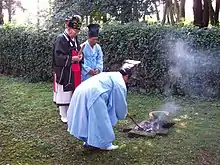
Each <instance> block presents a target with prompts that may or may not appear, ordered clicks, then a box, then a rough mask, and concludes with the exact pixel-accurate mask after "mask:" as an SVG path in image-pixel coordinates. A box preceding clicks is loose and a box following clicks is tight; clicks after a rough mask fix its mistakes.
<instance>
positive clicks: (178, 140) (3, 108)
mask: <svg viewBox="0 0 220 165" xmlns="http://www.w3.org/2000/svg"><path fill="white" fill-rule="evenodd" d="M175 101H176V104H178V105H179V106H181V110H180V114H179V115H178V116H177V117H176V119H175V120H176V122H177V123H176V125H175V126H174V127H173V128H172V129H171V130H170V131H169V135H168V136H166V137H161V136H157V137H155V138H153V139H147V138H128V137H127V134H126V133H123V132H121V131H120V130H121V129H122V128H123V127H125V126H126V125H127V124H129V123H131V121H130V120H129V119H126V120H124V121H120V122H119V123H118V124H117V126H116V127H115V133H116V141H115V144H118V145H119V146H120V148H119V149H118V150H116V151H110V152H107V151H102V152H100V151H92V150H88V149H85V148H83V147H82V142H80V141H78V140H76V139H75V138H74V137H73V136H71V135H70V134H69V133H68V132H67V131H66V129H67V128H66V125H65V124H63V123H62V122H61V121H60V119H59V115H58V113H57V112H56V109H57V108H56V106H55V105H54V104H53V103H52V84H48V83H37V84H31V83H25V82H22V81H21V80H19V79H14V78H9V77H4V76H1V77H0V164H5V165H6V164H22V165H23V164H24V165H27V164H31V165H32V164H39V165H40V164H57V165H58V164H59V165H60V164H71V165H72V164H74V165H75V164H76V165H79V164H85V165H88V164H96V165H103V164H106V165H114V164H115V165H127V164H129V165H132V164H134V165H148V164H149V165H173V164H177V165H190V164H198V165H202V164H204V165H205V164H210V165H217V164H220V110H219V109H220V103H219V102H218V101H198V100H197V101H196V100H187V99H181V98H178V99H177V98H176V99H175ZM162 104H163V99H162V98H161V97H156V96H155V97H153V96H152V97H150V96H142V95H131V94H129V96H128V105H129V106H128V107H129V113H130V114H132V115H135V118H136V120H138V121H141V120H143V119H146V117H147V114H148V113H149V112H150V111H151V110H153V109H158V108H159V107H160V106H161V105H162Z"/></svg>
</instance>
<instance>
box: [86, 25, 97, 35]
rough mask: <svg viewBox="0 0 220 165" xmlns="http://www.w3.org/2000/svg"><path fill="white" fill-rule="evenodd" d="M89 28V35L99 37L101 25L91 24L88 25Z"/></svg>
mask: <svg viewBox="0 0 220 165" xmlns="http://www.w3.org/2000/svg"><path fill="white" fill-rule="evenodd" d="M87 27H88V28H89V31H88V36H89V37H98V36H99V27H100V26H99V25H98V24H90V25H88V26H87Z"/></svg>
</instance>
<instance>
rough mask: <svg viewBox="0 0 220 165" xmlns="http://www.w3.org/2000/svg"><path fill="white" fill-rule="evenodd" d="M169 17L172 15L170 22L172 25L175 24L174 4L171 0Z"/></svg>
mask: <svg viewBox="0 0 220 165" xmlns="http://www.w3.org/2000/svg"><path fill="white" fill-rule="evenodd" d="M168 5H169V15H170V22H171V25H174V24H175V21H174V18H173V4H172V0H169V4H168Z"/></svg>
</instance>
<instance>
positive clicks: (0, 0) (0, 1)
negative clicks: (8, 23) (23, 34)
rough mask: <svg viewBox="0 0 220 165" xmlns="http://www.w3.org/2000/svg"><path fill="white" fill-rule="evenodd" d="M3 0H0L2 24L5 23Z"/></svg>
mask: <svg viewBox="0 0 220 165" xmlns="http://www.w3.org/2000/svg"><path fill="white" fill-rule="evenodd" d="M2 10H3V0H0V25H3V24H4V15H3V12H2Z"/></svg>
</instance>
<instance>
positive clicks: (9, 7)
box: [8, 0, 12, 22]
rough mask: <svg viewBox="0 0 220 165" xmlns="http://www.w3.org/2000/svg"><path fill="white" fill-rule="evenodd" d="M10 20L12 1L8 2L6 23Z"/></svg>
mask: <svg viewBox="0 0 220 165" xmlns="http://www.w3.org/2000/svg"><path fill="white" fill-rule="evenodd" d="M11 19H12V1H11V0H8V22H11Z"/></svg>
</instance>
